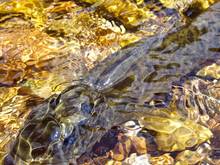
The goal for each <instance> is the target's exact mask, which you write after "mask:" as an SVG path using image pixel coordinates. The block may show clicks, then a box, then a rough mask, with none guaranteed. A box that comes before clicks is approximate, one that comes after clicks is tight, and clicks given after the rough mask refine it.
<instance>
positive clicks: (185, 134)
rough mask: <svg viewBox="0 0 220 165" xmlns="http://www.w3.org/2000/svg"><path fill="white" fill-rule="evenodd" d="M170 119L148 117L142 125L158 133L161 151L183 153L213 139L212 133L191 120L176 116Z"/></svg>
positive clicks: (145, 117)
mask: <svg viewBox="0 0 220 165" xmlns="http://www.w3.org/2000/svg"><path fill="white" fill-rule="evenodd" d="M170 116H172V117H173V118H172V117H170V118H167V117H161V116H153V115H146V116H144V117H142V119H141V121H140V123H141V125H143V127H144V128H147V129H149V130H153V131H155V132H156V133H157V135H156V137H155V138H156V142H157V144H158V148H159V150H162V151H181V150H184V149H186V148H188V147H193V146H195V145H198V144H201V143H202V142H205V141H207V140H208V139H210V138H211V137H212V132H211V131H210V130H209V129H208V128H206V127H204V126H202V125H200V124H197V123H195V122H194V121H192V120H189V119H183V118H180V117H178V116H176V117H175V114H172V113H171V114H170Z"/></svg>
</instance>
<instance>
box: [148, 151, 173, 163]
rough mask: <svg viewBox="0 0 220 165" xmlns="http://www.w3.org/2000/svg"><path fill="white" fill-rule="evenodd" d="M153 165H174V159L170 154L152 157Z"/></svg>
mask: <svg viewBox="0 0 220 165" xmlns="http://www.w3.org/2000/svg"><path fill="white" fill-rule="evenodd" d="M150 163H151V164H152V165H174V159H173V158H172V157H171V156H170V155H169V154H163V155H161V156H157V157H150Z"/></svg>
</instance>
